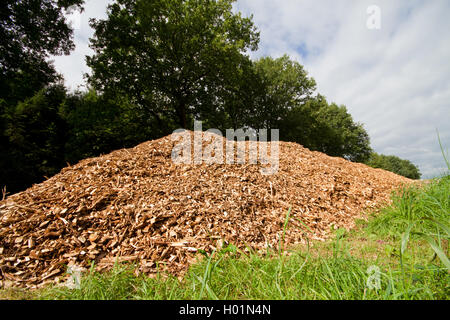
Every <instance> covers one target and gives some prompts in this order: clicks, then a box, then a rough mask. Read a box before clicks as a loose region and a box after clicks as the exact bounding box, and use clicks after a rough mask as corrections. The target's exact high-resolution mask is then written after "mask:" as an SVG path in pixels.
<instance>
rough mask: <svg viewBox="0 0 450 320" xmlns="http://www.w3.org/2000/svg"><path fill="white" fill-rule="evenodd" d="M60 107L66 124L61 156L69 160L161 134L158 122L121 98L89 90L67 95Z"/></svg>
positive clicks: (131, 144)
mask: <svg viewBox="0 0 450 320" xmlns="http://www.w3.org/2000/svg"><path fill="white" fill-rule="evenodd" d="M61 110H62V113H61V114H62V116H63V118H64V119H65V121H66V122H67V125H68V138H67V143H66V148H65V160H66V161H68V162H69V163H75V162H78V161H79V160H82V159H85V158H89V157H94V156H98V155H100V154H104V153H108V152H111V151H113V150H116V149H121V148H129V147H134V146H135V145H136V144H139V143H141V142H143V141H146V140H148V139H152V138H157V137H160V136H161V132H160V129H159V127H158V124H157V123H155V122H152V120H151V119H149V118H148V117H145V116H142V113H139V112H137V111H136V108H135V106H133V105H131V104H130V103H129V102H128V100H127V99H125V98H122V99H120V100H119V99H116V100H115V101H113V100H111V99H107V98H106V97H103V96H99V95H98V94H97V93H96V92H95V91H94V90H91V91H89V92H87V93H76V94H73V95H70V96H69V97H67V99H66V100H65V101H64V103H63V105H62V109H61Z"/></svg>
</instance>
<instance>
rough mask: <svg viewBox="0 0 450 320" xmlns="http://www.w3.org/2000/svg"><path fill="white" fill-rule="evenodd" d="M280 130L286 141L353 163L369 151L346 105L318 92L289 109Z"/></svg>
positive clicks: (361, 160) (368, 144) (367, 141)
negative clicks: (341, 104)
mask: <svg viewBox="0 0 450 320" xmlns="http://www.w3.org/2000/svg"><path fill="white" fill-rule="evenodd" d="M280 132H281V136H282V138H284V139H285V140H288V141H294V142H297V143H300V144H302V145H303V146H305V147H307V148H309V149H311V150H315V151H320V152H324V153H326V154H328V155H330V156H337V157H344V158H346V159H348V160H350V161H354V162H364V161H366V160H367V159H368V158H369V156H370V153H371V151H372V150H371V148H370V139H369V135H368V134H367V132H366V130H365V129H364V128H363V126H362V124H359V123H355V122H354V121H353V119H352V116H351V115H350V114H349V113H348V111H347V108H346V107H345V106H338V105H336V104H334V103H332V104H328V102H327V101H326V99H325V98H324V97H323V96H321V95H318V96H317V97H315V98H311V99H309V100H308V101H307V102H306V103H304V104H301V105H298V106H296V107H295V108H293V109H292V110H290V112H289V113H288V114H287V116H286V118H285V119H284V120H283V122H282V126H281V129H280Z"/></svg>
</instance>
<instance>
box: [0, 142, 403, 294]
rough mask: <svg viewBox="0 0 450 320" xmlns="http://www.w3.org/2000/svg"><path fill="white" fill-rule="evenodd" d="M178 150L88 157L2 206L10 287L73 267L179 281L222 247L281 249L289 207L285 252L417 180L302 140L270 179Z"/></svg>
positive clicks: (0, 230)
mask: <svg viewBox="0 0 450 320" xmlns="http://www.w3.org/2000/svg"><path fill="white" fill-rule="evenodd" d="M173 146H174V142H173V141H172V139H171V137H170V136H168V137H164V138H162V139H159V140H154V141H149V142H145V143H142V144H140V145H138V146H136V147H135V148H131V149H122V150H117V151H114V152H112V153H110V154H108V155H104V156H101V157H98V158H91V159H86V160H83V161H81V162H79V163H78V164H76V165H74V166H70V167H67V168H64V169H63V170H62V171H61V172H60V173H59V174H57V175H55V176H54V177H52V178H50V179H48V180H46V181H45V182H43V183H41V184H37V185H34V186H33V187H31V188H29V189H27V190H26V191H24V192H20V193H18V194H15V195H12V196H10V197H9V198H8V199H6V200H5V201H2V202H0V282H2V283H5V282H8V283H9V284H12V285H14V286H21V287H36V286H40V285H43V284H46V283H48V282H50V281H55V280H56V281H61V278H64V277H67V274H66V269H67V266H68V265H77V266H80V267H86V268H88V267H89V265H90V262H91V261H94V262H95V263H96V266H97V269H98V270H102V269H106V268H109V267H111V266H112V265H113V263H114V262H115V261H116V260H117V261H135V262H136V263H138V264H139V266H140V267H139V270H140V271H141V272H144V273H146V274H152V273H155V272H156V271H157V264H158V265H159V268H162V269H166V270H168V271H170V272H172V273H174V274H178V275H179V274H182V273H183V272H185V271H186V269H187V267H188V266H189V264H190V263H192V262H193V261H194V259H195V255H196V254H197V253H198V251H199V250H204V251H206V252H212V251H213V250H214V249H220V247H221V246H222V245H223V243H232V244H234V245H236V246H238V247H239V248H246V246H248V247H249V248H253V249H255V250H264V249H265V248H267V247H273V248H276V247H277V246H278V244H279V241H280V238H281V236H282V231H283V224H284V221H285V218H286V213H287V211H288V209H289V208H292V212H291V219H290V221H289V228H288V229H287V230H286V235H285V239H284V241H285V244H286V245H292V244H297V243H304V242H305V241H306V239H307V238H308V239H310V240H324V239H326V238H327V237H329V235H330V234H331V232H332V230H333V229H337V228H346V229H351V228H353V227H354V223H355V222H354V221H355V218H358V217H361V215H362V214H363V211H364V210H367V209H371V208H376V207H377V206H380V205H382V204H384V203H388V202H389V196H390V193H391V191H392V190H393V189H395V188H397V187H399V186H400V185H402V184H404V183H410V182H411V180H409V179H406V178H403V177H400V176H398V175H396V174H393V173H390V172H387V171H384V170H381V169H373V168H370V167H368V166H366V165H363V164H358V163H352V162H349V161H346V160H344V159H342V158H334V157H329V156H327V155H325V154H322V153H319V152H311V151H310V150H308V149H306V148H303V147H302V146H300V145H298V144H295V143H285V142H280V157H279V171H278V173H277V174H274V175H266V176H264V175H262V174H261V173H260V168H261V166H262V165H261V164H253V165H252V164H243V165H237V164H235V165H230V164H211V165H207V164H202V165H194V164H190V165H189V164H184V165H181V164H175V163H174V162H173V161H172V160H171V152H172V149H173ZM303 224H305V225H307V226H308V228H309V229H308V228H306V227H305V226H304V225H303ZM311 231H312V232H311ZM0 285H1V284H0Z"/></svg>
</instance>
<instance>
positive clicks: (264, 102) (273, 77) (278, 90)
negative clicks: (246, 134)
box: [250, 55, 316, 129]
mask: <svg viewBox="0 0 450 320" xmlns="http://www.w3.org/2000/svg"><path fill="white" fill-rule="evenodd" d="M254 68H255V71H256V74H257V75H258V78H257V79H258V80H259V81H260V84H259V86H261V87H262V90H260V93H261V94H260V95H257V96H255V97H254V98H255V100H256V109H255V114H254V117H253V118H254V120H253V123H251V124H250V125H252V126H253V127H255V128H272V129H274V128H280V127H281V122H280V121H282V120H284V119H286V118H287V117H288V114H289V112H291V111H292V110H293V109H294V108H296V107H298V106H300V105H302V104H303V103H305V102H306V101H307V100H308V99H309V98H310V97H311V95H312V93H313V92H314V90H315V89H316V82H315V81H314V79H312V78H310V77H308V73H307V72H306V70H304V68H303V66H302V65H301V64H300V63H298V62H296V61H293V60H291V59H290V58H289V57H288V56H287V55H285V56H283V57H281V58H278V59H274V58H271V57H264V58H261V59H259V60H257V61H256V62H255V63H254Z"/></svg>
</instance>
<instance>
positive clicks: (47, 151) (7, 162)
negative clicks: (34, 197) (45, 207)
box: [0, 86, 67, 191]
mask: <svg viewBox="0 0 450 320" xmlns="http://www.w3.org/2000/svg"><path fill="white" fill-rule="evenodd" d="M65 96H66V93H65V89H64V87H62V86H52V87H50V88H47V89H42V90H41V91H39V92H38V93H37V94H36V95H34V96H33V97H31V98H29V99H26V100H25V101H24V102H20V103H18V104H17V105H16V107H15V108H13V109H10V110H8V112H7V113H6V114H5V115H4V118H5V119H6V126H5V127H6V128H5V132H4V134H5V137H7V138H8V144H7V145H6V146H5V147H6V148H4V151H3V150H2V151H3V152H4V155H6V156H2V157H1V158H0V167H1V168H2V170H1V171H0V182H1V184H2V185H4V184H7V186H8V190H11V191H15V190H20V189H21V188H22V187H23V186H29V185H31V184H32V183H35V182H39V181H42V180H43V179H44V176H47V177H50V176H52V175H54V174H55V173H57V172H58V170H59V169H60V168H62V166H64V156H63V155H64V145H65V140H66V129H67V126H66V122H65V121H64V120H63V119H62V118H61V116H60V113H59V107H60V105H61V103H62V102H63V101H64V99H65Z"/></svg>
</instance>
